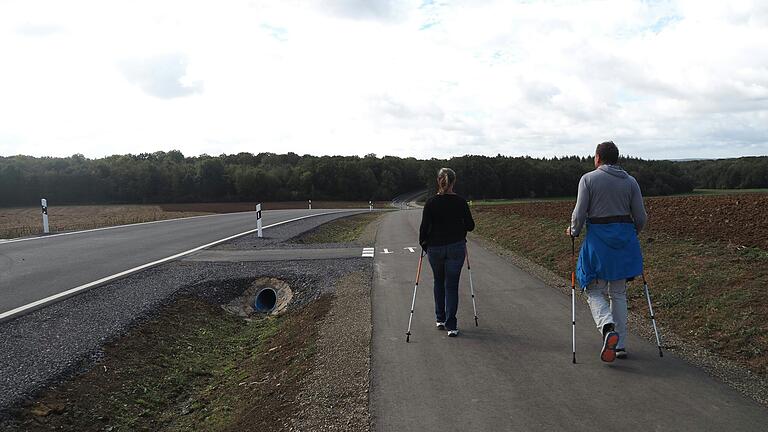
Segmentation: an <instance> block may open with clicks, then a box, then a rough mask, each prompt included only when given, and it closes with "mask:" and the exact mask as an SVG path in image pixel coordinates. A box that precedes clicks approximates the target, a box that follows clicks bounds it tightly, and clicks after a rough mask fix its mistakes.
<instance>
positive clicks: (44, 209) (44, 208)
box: [40, 198, 50, 234]
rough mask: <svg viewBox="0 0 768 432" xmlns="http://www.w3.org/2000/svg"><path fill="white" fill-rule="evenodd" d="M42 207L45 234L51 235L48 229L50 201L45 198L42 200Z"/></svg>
mask: <svg viewBox="0 0 768 432" xmlns="http://www.w3.org/2000/svg"><path fill="white" fill-rule="evenodd" d="M40 207H42V213H43V232H44V233H45V234H48V233H50V230H49V229H48V200H46V199H45V198H43V199H41V200H40Z"/></svg>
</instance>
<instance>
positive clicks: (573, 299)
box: [571, 236, 576, 364]
mask: <svg viewBox="0 0 768 432" xmlns="http://www.w3.org/2000/svg"><path fill="white" fill-rule="evenodd" d="M571 325H572V327H571V328H572V331H571V340H572V342H573V364H576V238H575V237H574V236H571Z"/></svg>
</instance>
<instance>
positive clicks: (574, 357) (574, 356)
mask: <svg viewBox="0 0 768 432" xmlns="http://www.w3.org/2000/svg"><path fill="white" fill-rule="evenodd" d="M573 364H576V353H573Z"/></svg>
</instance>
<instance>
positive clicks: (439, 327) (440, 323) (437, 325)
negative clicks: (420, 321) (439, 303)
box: [435, 321, 445, 330]
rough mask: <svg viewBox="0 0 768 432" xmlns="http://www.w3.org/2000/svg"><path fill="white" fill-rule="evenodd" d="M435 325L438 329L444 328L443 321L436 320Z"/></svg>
mask: <svg viewBox="0 0 768 432" xmlns="http://www.w3.org/2000/svg"><path fill="white" fill-rule="evenodd" d="M435 327H437V329H438V330H445V323H444V322H440V321H438V322H436V323H435Z"/></svg>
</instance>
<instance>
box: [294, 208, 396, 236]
mask: <svg viewBox="0 0 768 432" xmlns="http://www.w3.org/2000/svg"><path fill="white" fill-rule="evenodd" d="M381 215H382V213H381V212H373V213H362V214H357V215H354V216H349V217H344V218H340V219H336V220H334V221H331V222H328V223H325V224H322V225H320V226H319V227H317V228H315V229H313V230H311V231H308V232H307V233H305V234H303V235H301V236H299V237H297V238H296V239H294V240H293V242H294V243H299V244H317V243H353V242H357V241H359V240H360V239H361V238H362V237H364V236H365V234H366V230H367V228H368V227H369V225H371V224H372V223H373V222H375V221H376V220H377V219H378V218H380V217H381Z"/></svg>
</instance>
